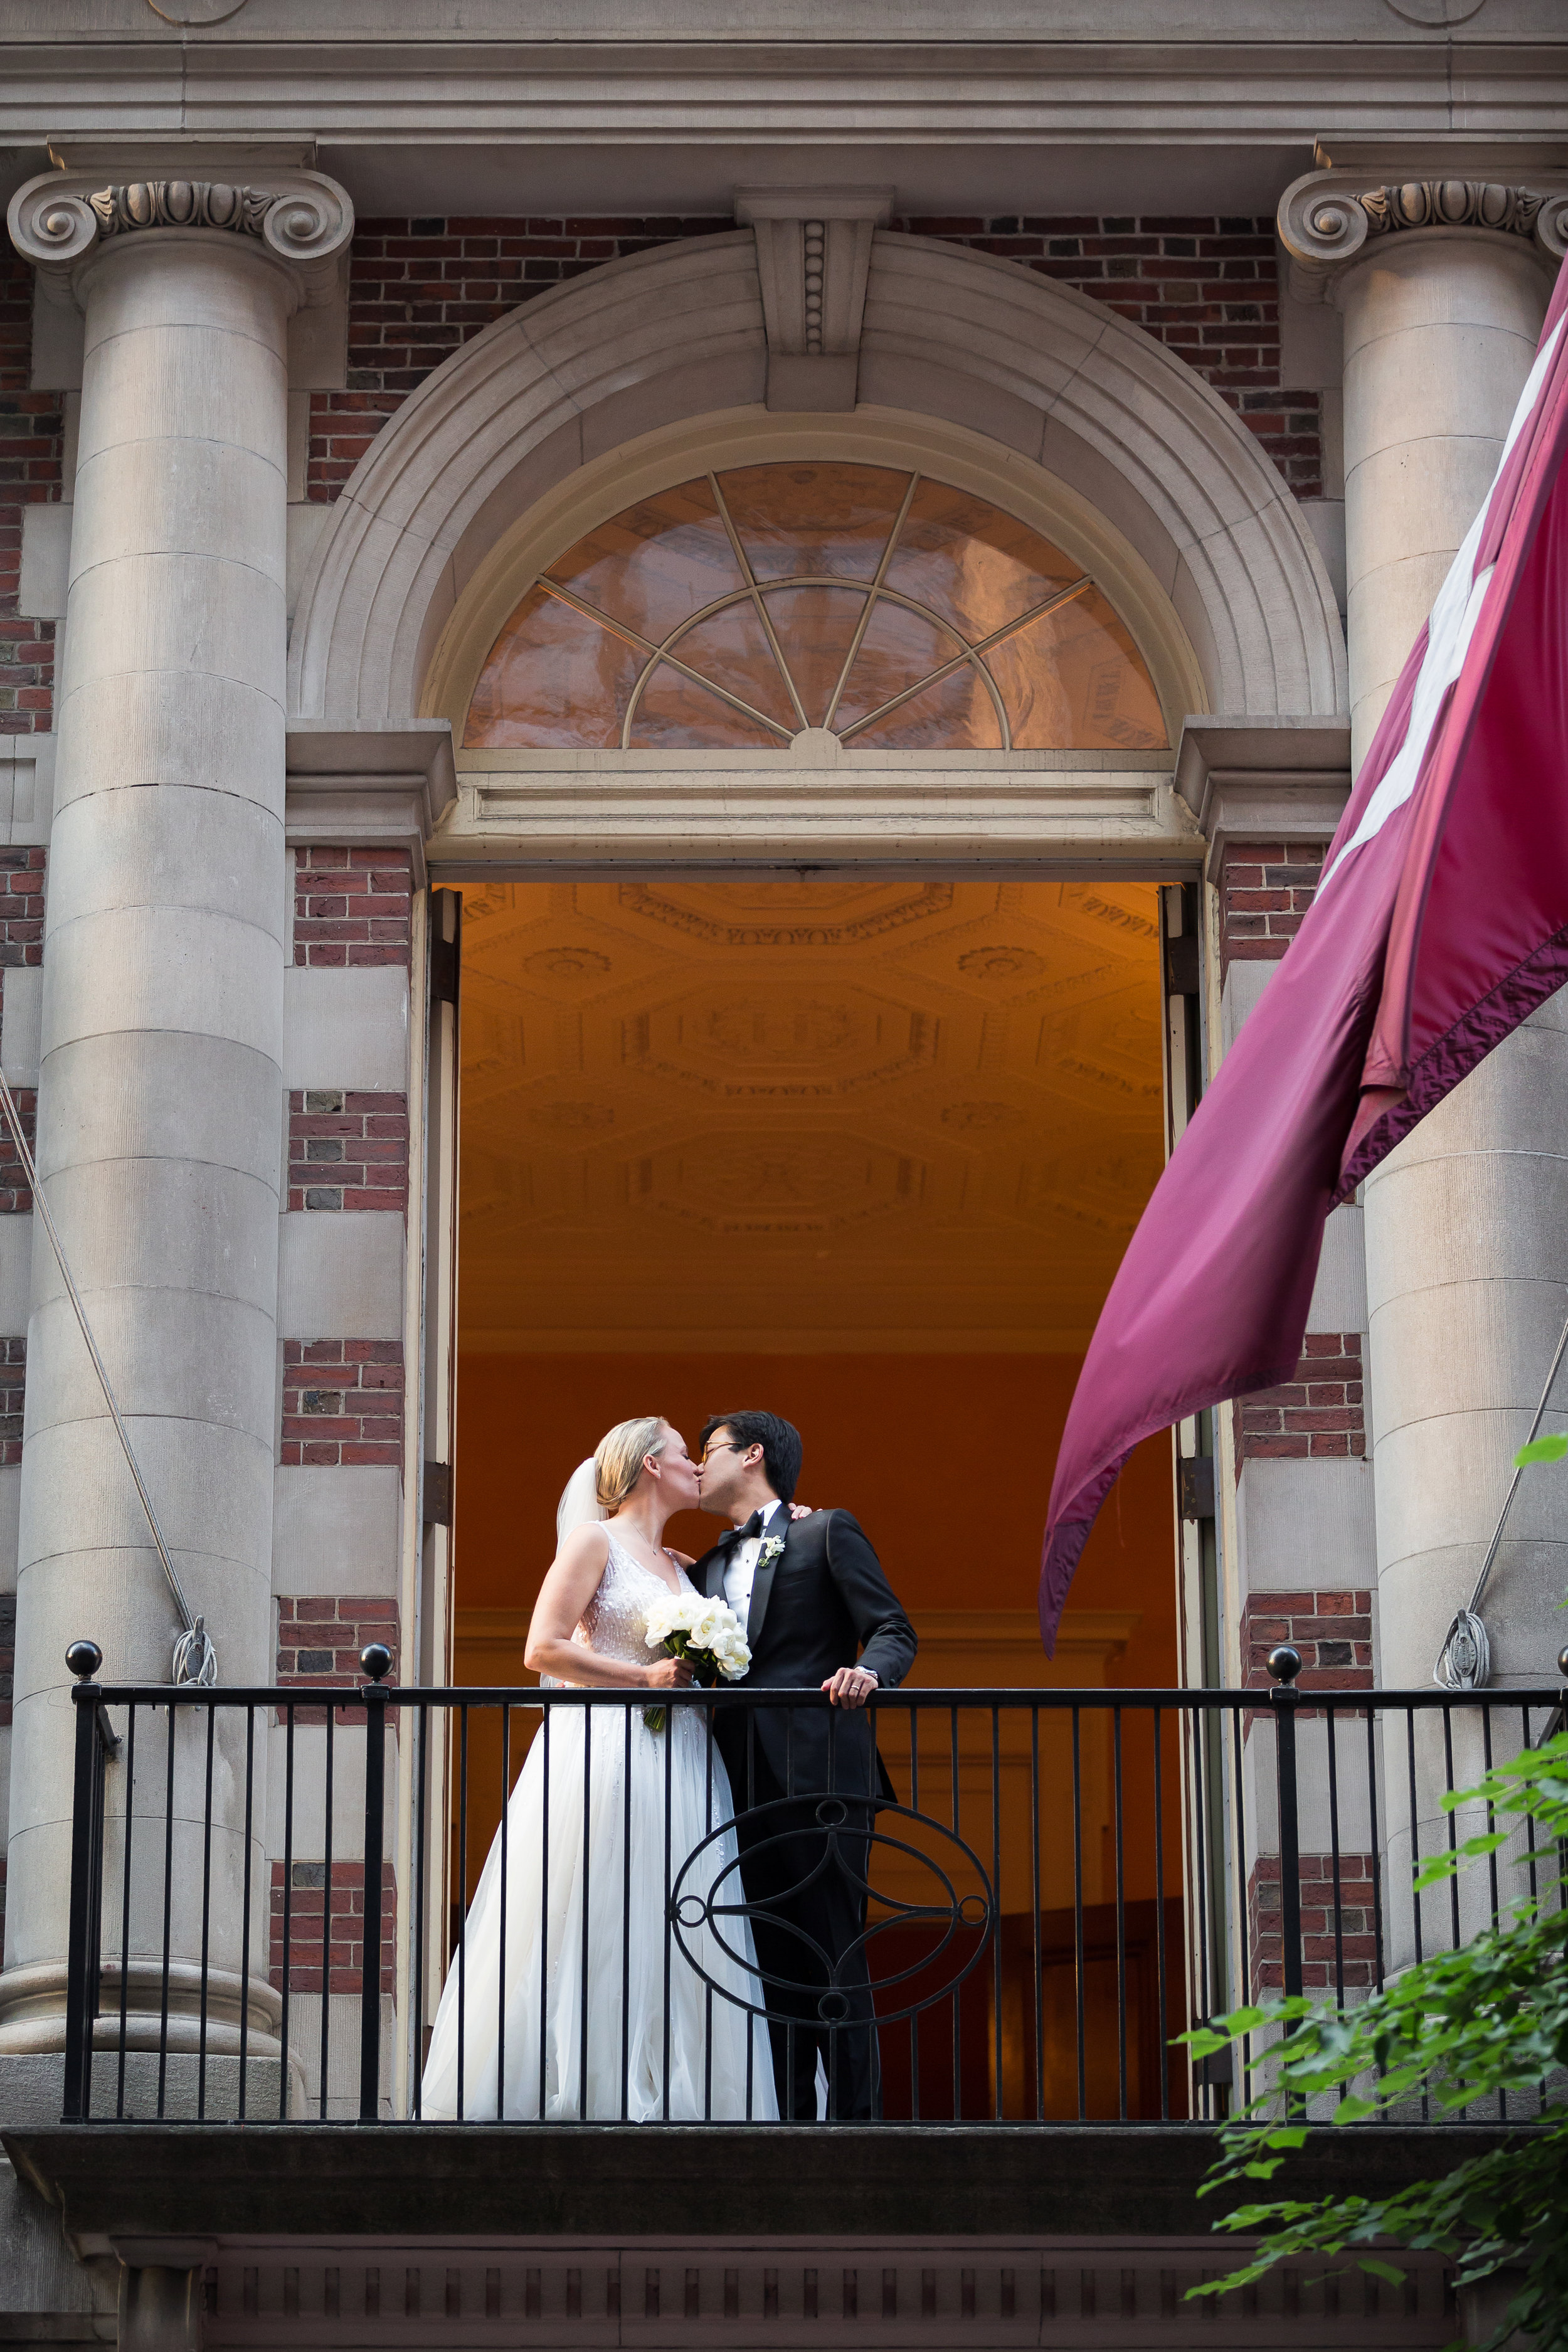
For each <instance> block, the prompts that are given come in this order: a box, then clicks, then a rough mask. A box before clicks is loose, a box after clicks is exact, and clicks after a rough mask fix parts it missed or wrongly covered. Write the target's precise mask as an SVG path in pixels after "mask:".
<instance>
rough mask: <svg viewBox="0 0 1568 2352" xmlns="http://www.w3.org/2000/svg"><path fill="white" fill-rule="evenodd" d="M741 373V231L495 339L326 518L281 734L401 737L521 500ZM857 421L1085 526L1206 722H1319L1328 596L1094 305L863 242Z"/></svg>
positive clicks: (1201, 394)
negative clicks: (975, 459)
mask: <svg viewBox="0 0 1568 2352" xmlns="http://www.w3.org/2000/svg"><path fill="white" fill-rule="evenodd" d="M766 362H767V341H766V333H765V329H764V323H763V299H762V289H761V287H760V284H759V280H758V276H757V267H756V245H755V239H754V237H753V236H752V235H751V234H750V233H749V232H742V233H739V234H729V235H722V236H711V237H693V238H690V239H689V240H687V241H684V242H682V243H680V244H679V245H675V246H669V247H662V248H660V249H658V250H657V251H655V252H651V253H648V254H643V255H637V256H635V257H627V258H626V259H623V260H620V261H615V262H610V263H608V264H606V265H605V267H604V268H601V269H598V270H595V271H592V272H590V273H589V274H588V275H586V276H584V277H583V278H577V279H575V280H574V282H573V283H571V284H570V285H567V286H563V287H562V288H560V289H552V291H551V292H550V293H547V294H542V295H540V296H539V297H538V298H537V299H535V300H534V301H532V302H530V303H528V304H527V305H525V306H524V307H523V308H522V309H521V310H516V311H513V312H510V313H509V314H508V315H507V316H506V317H504V318H501V319H498V320H496V321H495V323H494V324H493V325H492V326H490V327H488V328H486V329H485V330H484V331H482V332H481V333H479V334H478V335H476V336H475V337H474V338H473V340H472V341H470V342H468V343H467V344H466V345H465V346H464V347H463V349H462V350H461V351H459V352H456V353H454V355H453V357H452V358H451V359H449V360H448V361H447V362H446V363H445V364H444V365H443V366H441V367H439V368H437V370H436V371H435V372H434V373H433V374H431V375H429V376H427V377H426V380H425V382H424V383H423V384H422V385H421V386H420V387H419V389H418V390H417V391H416V393H414V394H412V395H411V396H410V397H409V398H408V399H407V400H406V401H405V403H404V404H403V405H402V407H401V408H400V409H399V411H398V413H397V415H395V416H394V417H393V418H391V419H390V421H389V422H388V424H387V425H386V426H385V428H384V430H383V431H382V432H381V433H380V434H379V435H378V436H376V439H375V442H374V446H373V447H372V448H371V449H370V450H369V451H368V452H367V454H366V456H365V457H364V458H363V461H362V463H361V465H360V466H359V467H358V468H357V469H356V471H355V473H354V475H353V480H352V484H351V485H350V486H349V488H348V489H347V490H346V492H345V495H344V496H343V497H342V498H341V499H339V500H338V502H337V504H336V506H335V507H334V508H333V509H332V515H331V521H330V522H329V523H328V524H327V526H326V527H325V529H324V530H322V532H321V539H320V541H318V543H317V548H316V552H315V555H314V558H313V560H312V562H311V567H310V572H309V573H308V575H307V577H306V580H305V583H304V585H303V587H302V589H301V592H300V601H299V604H298V606H297V608H296V614H295V621H294V629H293V635H292V641H291V646H290V654H289V659H290V667H291V687H290V699H291V704H292V707H293V709H296V710H298V711H300V712H303V713H310V714H312V715H316V714H320V715H321V716H322V717H326V718H336V719H340V720H341V721H349V720H354V719H357V720H359V721H360V722H361V723H363V722H366V721H368V722H369V723H371V724H372V725H375V724H383V725H395V724H397V723H398V721H399V719H400V718H401V716H402V714H403V713H404V712H408V713H410V714H412V711H413V709H415V708H416V707H417V698H418V696H419V695H420V693H421V691H422V688H423V687H424V684H425V680H426V674H427V672H428V670H429V668H430V665H431V663H432V660H433V658H434V656H436V652H437V646H438V644H439V643H440V640H441V637H442V635H443V632H444V631H445V630H446V629H447V626H448V625H449V624H453V623H454V619H455V616H457V619H456V625H458V627H459V628H460V626H461V617H460V614H458V606H459V600H460V598H462V597H465V596H467V595H468V583H471V582H474V581H476V580H477V579H480V578H481V577H482V574H481V572H480V567H481V566H483V565H484V564H485V563H486V562H487V561H489V559H490V558H491V557H492V556H494V555H495V554H496V551H498V550H502V549H503V548H504V545H505V543H506V542H507V541H508V540H509V537H510V533H511V532H512V531H513V530H515V529H516V528H517V527H519V526H520V525H521V524H522V523H523V522H524V519H525V518H526V517H528V516H529V515H530V514H531V511H533V510H534V509H536V508H537V506H538V505H539V503H540V502H541V501H542V500H543V499H545V497H546V496H547V494H551V493H555V492H558V491H560V489H561V488H562V486H563V484H566V483H568V482H570V481H571V480H572V478H574V477H575V476H577V475H578V474H579V473H580V472H582V470H583V469H584V468H585V467H588V466H590V465H594V464H596V463H601V462H604V463H607V462H608V459H609V457H610V456H611V455H612V454H613V455H614V457H615V459H616V464H617V466H618V465H620V464H622V463H624V462H625V457H626V453H627V452H628V450H629V451H632V452H634V453H635V452H636V451H637V449H638V447H639V445H642V444H643V443H644V436H647V435H648V434H649V432H650V429H658V430H660V431H667V430H670V429H672V428H674V427H676V426H677V425H679V424H681V423H682V421H683V420H695V419H701V420H703V421H704V432H705V433H708V432H710V431H711V430H712V429H713V427H714V425H715V424H716V421H717V420H718V419H720V418H723V419H725V420H727V421H728V420H731V419H732V418H733V417H734V416H735V415H737V414H738V413H740V412H742V411H743V410H744V409H746V408H748V407H750V408H752V410H753V411H754V409H755V405H756V404H758V403H759V402H760V400H761V399H762V397H763V392H764V389H765V382H766V374H765V371H766ZM858 400H859V403H860V406H859V408H858V411H857V417H856V421H857V423H859V422H861V421H862V420H866V421H867V422H868V423H870V422H876V423H878V424H879V427H881V428H884V429H883V439H884V442H885V443H887V442H890V443H892V444H894V445H895V446H896V444H897V441H898V439H899V436H900V434H901V433H902V431H903V429H904V428H905V427H906V426H907V428H908V431H909V434H910V436H911V438H918V436H919V435H920V433H921V432H929V431H930V429H931V420H933V419H935V420H938V421H939V422H940V423H941V424H942V425H943V426H944V427H945V426H947V425H949V424H952V425H957V426H959V427H960V428H961V429H963V430H964V431H966V432H968V433H969V434H971V435H972V436H974V438H975V441H976V444H977V445H980V446H984V447H985V448H987V449H988V450H989V451H991V452H992V453H993V454H994V456H995V457H996V458H997V459H998V460H999V461H1000V462H1001V463H1003V464H1005V466H1006V467H1007V468H1008V469H1009V470H1010V471H1012V472H1013V473H1014V474H1015V475H1016V477H1017V478H1020V479H1022V478H1025V477H1026V475H1027V472H1028V469H1029V468H1030V467H1038V468H1039V469H1040V472H1039V476H1038V478H1039V480H1040V481H1041V482H1042V483H1043V484H1044V483H1047V481H1048V480H1049V479H1052V478H1054V479H1055V481H1056V482H1058V483H1059V484H1061V485H1064V486H1066V487H1067V488H1068V489H1069V490H1070V491H1071V492H1072V493H1073V494H1075V495H1076V497H1077V498H1078V499H1079V500H1081V501H1082V502H1084V503H1085V504H1086V505H1087V506H1089V507H1091V508H1092V509H1093V510H1094V512H1095V513H1096V515H1098V516H1100V517H1102V518H1103V519H1104V522H1105V524H1107V525H1109V527H1110V531H1112V532H1115V533H1117V534H1119V535H1120V537H1121V541H1122V542H1123V543H1124V544H1126V545H1128V546H1130V547H1131V549H1132V550H1133V551H1135V552H1136V554H1137V555H1138V556H1139V557H1140V558H1141V559H1142V565H1143V566H1144V567H1145V569H1146V571H1147V572H1148V573H1151V574H1152V579H1153V582H1154V583H1157V590H1158V593H1161V594H1162V595H1163V599H1164V602H1165V609H1166V612H1167V613H1168V614H1171V615H1172V616H1173V618H1174V619H1175V621H1176V623H1177V624H1178V625H1179V627H1180V628H1181V630H1182V631H1183V632H1184V635H1185V639H1186V643H1187V646H1190V647H1191V649H1192V652H1193V654H1194V655H1195V658H1196V664H1197V666H1198V667H1200V669H1201V673H1202V680H1203V683H1204V687H1205V693H1206V694H1207V696H1208V698H1209V701H1210V707H1211V708H1214V709H1231V710H1246V709H1253V710H1264V711H1268V710H1270V709H1272V710H1277V711H1278V710H1287V711H1290V710H1294V711H1304V712H1310V711H1321V712H1323V713H1325V714H1331V713H1332V712H1334V711H1336V710H1337V709H1341V708H1342V704H1343V700H1344V691H1345V686H1344V680H1345V660H1344V646H1343V639H1342V634H1341V630H1340V625H1339V616H1338V613H1337V610H1336V608H1335V604H1334V598H1333V591H1332V589H1331V585H1330V583H1329V579H1328V575H1327V572H1325V571H1324V569H1323V564H1322V559H1321V555H1320V554H1319V552H1318V550H1317V547H1316V544H1315V543H1314V541H1313V540H1312V538H1311V534H1310V530H1308V527H1307V525H1306V523H1305V522H1304V521H1303V520H1302V518H1301V515H1300V511H1299V509H1298V508H1297V505H1296V501H1295V500H1294V499H1293V498H1292V497H1291V496H1290V493H1289V489H1288V488H1287V487H1286V486H1285V484H1284V483H1283V482H1281V480H1280V479H1279V475H1278V473H1277V472H1276V470H1275V468H1274V467H1273V466H1272V465H1271V464H1270V462H1269V460H1268V456H1267V455H1266V454H1265V453H1264V451H1263V450H1262V449H1260V447H1259V446H1258V443H1257V441H1256V440H1255V439H1254V436H1252V435H1251V434H1250V433H1249V432H1248V431H1247V426H1246V425H1244V424H1243V423H1242V422H1241V420H1240V419H1239V418H1238V417H1237V416H1236V415H1233V414H1232V412H1231V411H1230V409H1229V408H1227V407H1226V404H1225V402H1224V401H1223V400H1222V399H1221V398H1220V396H1219V394H1217V393H1216V392H1214V391H1213V390H1211V389H1210V387H1209V386H1208V385H1206V384H1205V383H1203V382H1202V380H1201V379H1200V378H1199V377H1197V376H1196V375H1194V372H1193V370H1192V369H1191V368H1189V367H1188V366H1187V365H1186V364H1185V362H1184V361H1182V360H1181V359H1178V358H1176V357H1175V356H1174V355H1173V353H1172V352H1169V351H1167V350H1166V349H1165V348H1164V347H1163V345H1161V344H1159V343H1157V342H1156V341H1154V339H1153V338H1152V336H1150V335H1148V334H1146V333H1144V332H1143V331H1142V330H1141V329H1140V328H1138V327H1136V326H1133V325H1131V323H1129V322H1128V321H1126V320H1122V319H1120V318H1118V317H1117V316H1116V315H1115V314H1114V313H1112V312H1108V310H1107V309H1106V307H1105V306H1104V305H1103V304H1102V303H1099V302H1096V301H1093V300H1091V299H1089V297H1088V296H1086V295H1080V294H1078V293H1076V292H1075V291H1074V290H1073V289H1070V288H1066V287H1061V286H1058V285H1056V284H1054V283H1053V282H1052V281H1051V280H1049V279H1047V278H1040V277H1037V276H1035V275H1033V274H1032V273H1029V272H1026V271H1023V270H1020V269H1018V268H1016V266H1015V265H1014V264H1013V263H1012V262H1009V261H1006V260H1001V259H997V258H995V257H993V256H990V255H986V254H980V253H975V252H973V251H971V250H969V249H967V248H964V247H957V246H947V245H943V244H942V243H941V242H939V241H938V240H937V239H935V238H931V237H914V236H901V235H899V234H896V233H894V232H891V231H888V230H880V231H878V232H877V233H876V235H875V236H873V239H872V249H871V259H870V265H869V269H868V280H867V293H866V312H865V320H864V326H863V330H862V335H861V344H860V368H859V379H858ZM766 454H768V453H767V451H766V450H765V449H764V448H762V447H759V449H758V456H759V457H763V456H765V455H766ZM883 462H887V460H883ZM688 470H689V471H696V470H700V467H689V469H688ZM932 470H935V471H937V472H938V473H939V474H940V470H941V469H940V467H933V468H932ZM668 478H669V479H670V480H680V479H684V478H686V477H685V476H684V475H680V474H673V473H672V474H671V475H669V476H668ZM621 502H622V503H624V500H622V501H621ZM608 510H610V511H613V510H614V509H608ZM498 560H499V558H498Z"/></svg>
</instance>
